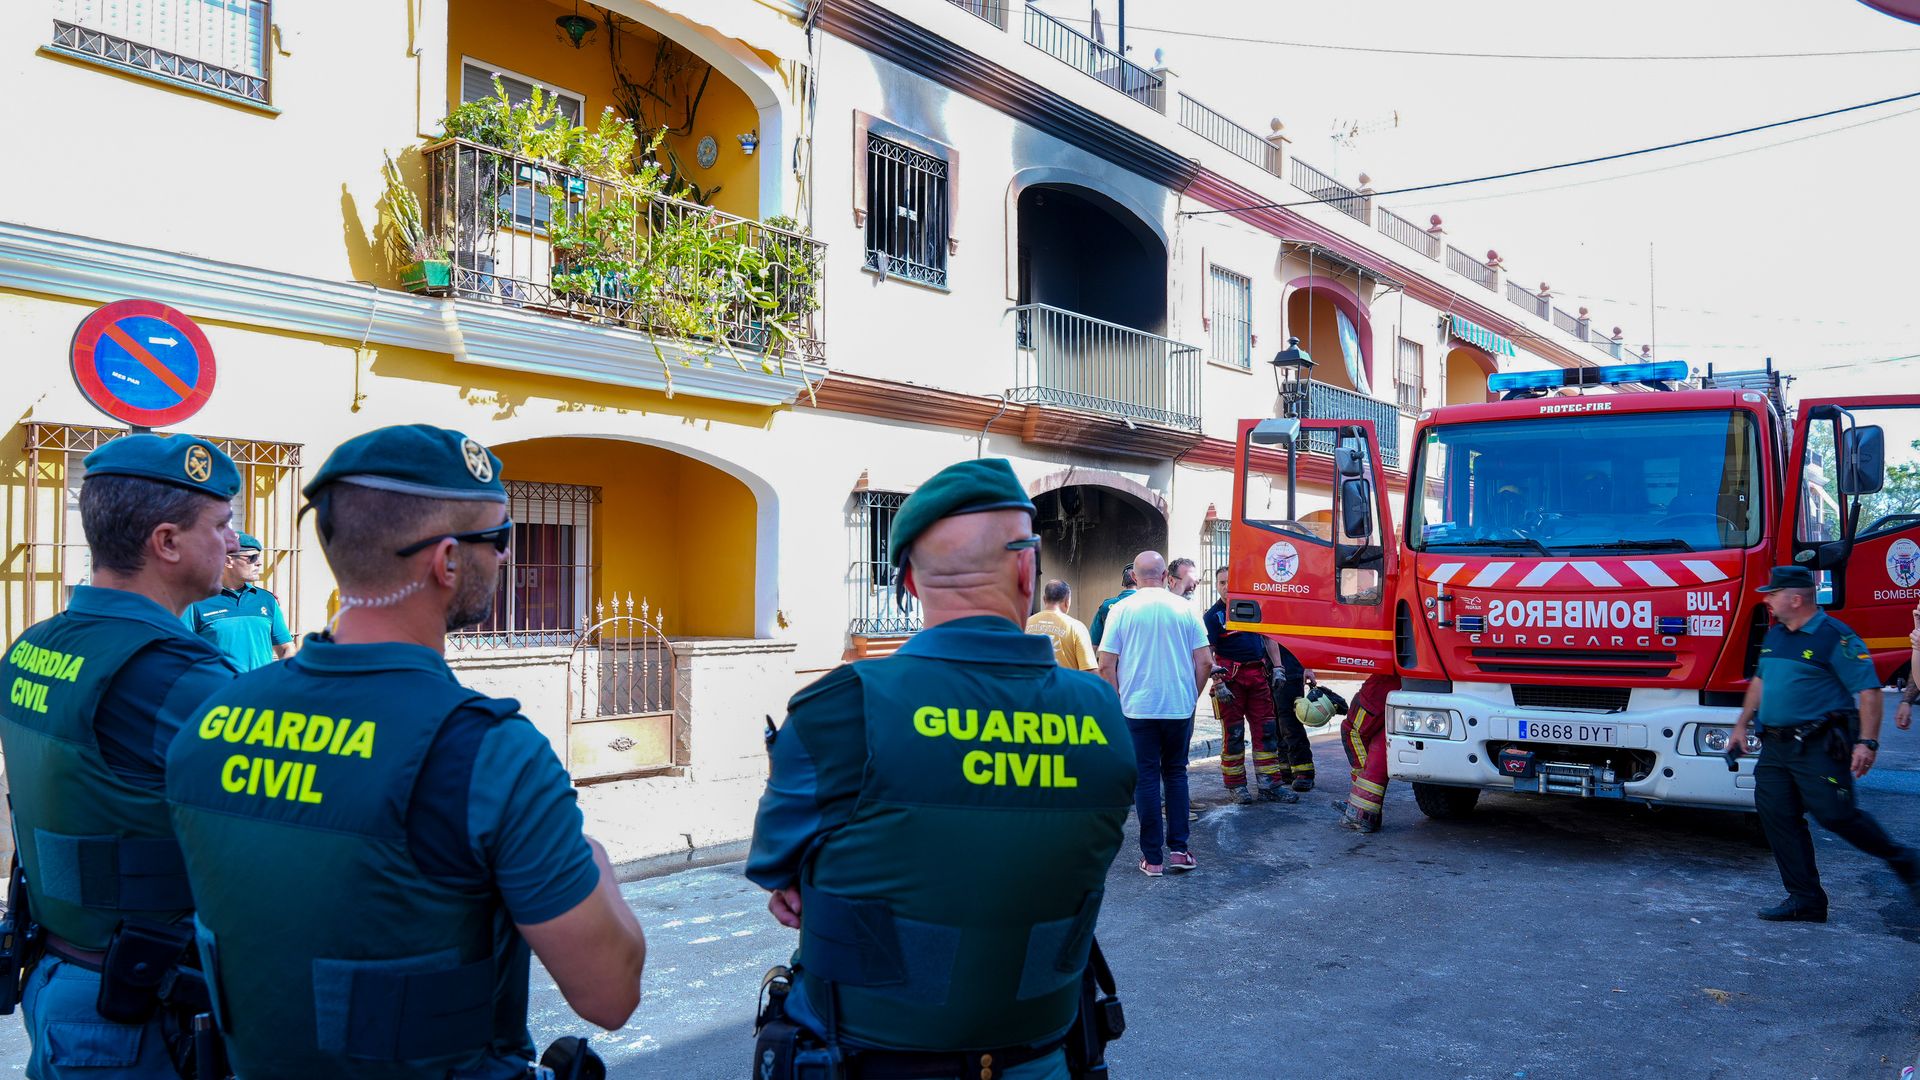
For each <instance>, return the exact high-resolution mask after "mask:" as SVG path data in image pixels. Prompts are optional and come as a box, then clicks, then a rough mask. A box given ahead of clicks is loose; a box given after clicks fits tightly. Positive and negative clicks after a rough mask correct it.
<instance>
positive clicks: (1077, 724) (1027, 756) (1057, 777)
mask: <svg viewBox="0 0 1920 1080" xmlns="http://www.w3.org/2000/svg"><path fill="white" fill-rule="evenodd" d="M913 730H914V731H916V732H918V733H919V734H921V735H923V736H925V737H927V738H929V739H954V740H957V741H959V742H979V743H1003V744H1006V745H1010V746H1105V745H1107V735H1106V732H1104V731H1102V730H1100V723H1099V721H1097V720H1095V719H1094V718H1093V717H1091V716H1073V715H1062V714H1059V713H1050V712H1023V711H1017V710H1016V711H1014V712H1011V713H1009V712H1006V711H1003V710H1001V709H987V710H981V709H961V708H954V707H951V706H949V707H942V706H939V705H922V706H920V707H919V708H918V709H916V710H914V713H913ZM960 772H961V774H962V775H964V776H965V777H966V778H967V783H969V784H979V785H983V786H984V785H992V786H994V787H1008V786H1013V787H1043V788H1070V787H1079V786H1080V781H1079V780H1078V779H1076V778H1075V777H1073V776H1071V775H1069V774H1068V773H1067V755H1065V754H1050V753H1045V752H1040V753H1028V752H1025V751H1021V750H986V749H981V750H969V751H967V753H966V756H964V757H962V758H961V759H960Z"/></svg>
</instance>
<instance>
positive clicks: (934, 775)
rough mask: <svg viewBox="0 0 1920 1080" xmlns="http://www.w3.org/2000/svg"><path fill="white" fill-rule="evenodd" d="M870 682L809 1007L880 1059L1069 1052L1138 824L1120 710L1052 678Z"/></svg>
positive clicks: (811, 874) (921, 662) (823, 871)
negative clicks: (862, 744) (1063, 1044)
mask: <svg viewBox="0 0 1920 1080" xmlns="http://www.w3.org/2000/svg"><path fill="white" fill-rule="evenodd" d="M854 671H855V672H856V673H857V674H858V676H859V678H860V683H861V687H862V689H863V691H864V692H865V698H866V740H867V760H866V771H865V775H864V777H863V779H862V781H861V788H860V795H859V799H858V802H857V804H856V807H855V809H854V811H853V814H852V817H851V818H850V819H849V820H848V822H847V823H846V824H845V825H844V826H842V827H841V828H839V829H837V830H835V831H833V832H832V833H830V834H829V835H828V836H827V837H825V838H824V840H823V841H821V843H820V845H819V847H818V848H817V849H816V851H815V852H814V853H813V856H812V858H811V859H810V860H809V862H808V864H807V870H806V871H805V873H803V875H802V882H801V891H802V897H801V900H802V903H801V910H802V912H803V913H804V917H803V918H802V920H801V929H800V967H801V974H800V980H799V983H800V990H801V991H802V992H803V993H805V994H806V995H807V1000H808V1004H809V1005H810V1006H811V1008H812V1010H813V1011H814V1013H816V1014H817V1015H821V1016H833V1017H834V1018H835V1019H836V1020H837V1027H838V1030H839V1033H840V1035H841V1036H842V1037H844V1038H847V1039H849V1040H852V1041H854V1042H857V1043H859V1044H864V1045H868V1046H879V1047H891V1048H898V1049H907V1050H968V1049H982V1048H991V1047H999V1046H1013V1045H1024V1044H1028V1043H1037V1042H1040V1041H1043V1040H1047V1039H1051V1038H1055V1037H1058V1036H1059V1035H1060V1034H1062V1033H1063V1032H1065V1030H1066V1029H1067V1027H1068V1026H1069V1025H1070V1024H1071V1023H1072V1022H1073V1017H1074V1013H1075V1009H1076V1007H1077V1003H1078V998H1079V988H1080V974H1081V970H1082V969H1083V968H1084V967H1085V966H1086V962H1087V952H1088V949H1089V947H1090V945H1091V943H1092V940H1093V930H1094V922H1095V920H1096V919H1097V918H1098V916H1099V914H1100V900H1101V896H1102V886H1103V884H1104V883H1105V881H1106V876H1107V867H1108V865H1109V864H1110V863H1112V861H1113V857H1114V853H1115V852H1117V851H1118V850H1119V847H1120V839H1121V826H1122V824H1123V823H1124V822H1125V820H1126V816H1127V809H1128V808H1129V807H1130V806H1132V805H1133V786H1134V785H1133V780H1134V754H1133V744H1132V741H1131V739H1130V737H1129V736H1128V733H1127V727H1126V721H1125V719H1123V718H1122V716H1121V715H1120V711H1119V708H1118V702H1116V701H1115V700H1114V698H1113V694H1112V692H1111V691H1108V690H1106V688H1105V686H1104V685H1103V684H1102V683H1100V682H1099V681H1098V680H1097V679H1095V678H1094V677H1093V676H1091V675H1088V674H1085V673H1082V672H1066V671H1062V670H1061V669H1059V668H1057V667H1053V666H1051V665H1049V666H1046V667H1015V666H1011V665H997V664H996V665H986V664H966V663H953V662H946V661H940V660H935V659H930V658H926V657H920V656H914V655H898V656H892V657H889V658H887V659H885V660H876V661H868V662H864V663H860V664H856V665H854ZM1029 673H1031V674H1029ZM829 994H832V995H833V997H832V998H831V1001H829V999H828V995H829Z"/></svg>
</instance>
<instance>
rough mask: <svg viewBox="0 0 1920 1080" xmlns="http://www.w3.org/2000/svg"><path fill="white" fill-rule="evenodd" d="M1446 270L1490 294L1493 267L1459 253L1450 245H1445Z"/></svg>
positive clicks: (1459, 251) (1493, 275)
mask: <svg viewBox="0 0 1920 1080" xmlns="http://www.w3.org/2000/svg"><path fill="white" fill-rule="evenodd" d="M1447 269H1449V270H1451V271H1453V272H1454V273H1456V274H1459V275H1460V276H1461V277H1464V278H1466V279H1467V280H1468V281H1471V282H1473V283H1474V284H1475V285H1478V286H1480V287H1481V288H1483V289H1486V290H1487V291H1489V292H1491V291H1492V290H1493V283H1494V279H1495V276H1496V275H1495V274H1494V272H1493V267H1491V266H1488V265H1487V264H1486V263H1483V262H1481V261H1480V260H1479V259H1476V258H1474V257H1473V256H1471V255H1469V254H1467V253H1466V252H1464V251H1461V250H1460V249H1459V248H1457V247H1454V246H1453V245H1452V244H1448V245H1447Z"/></svg>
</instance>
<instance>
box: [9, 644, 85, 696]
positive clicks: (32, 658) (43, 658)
mask: <svg viewBox="0 0 1920 1080" xmlns="http://www.w3.org/2000/svg"><path fill="white" fill-rule="evenodd" d="M86 662H87V658H86V657H84V656H76V655H74V654H72V653H63V652H59V651H57V650H54V649H43V648H41V647H40V646H38V645H32V644H29V643H27V642H24V641H22V642H20V643H18V644H16V645H15V646H14V647H13V651H12V652H10V653H8V654H7V666H9V667H12V668H14V669H16V670H18V671H20V672H23V674H18V675H15V676H14V678H13V685H12V686H10V687H8V688H7V700H8V701H10V702H12V703H13V704H15V705H18V706H20V707H21V708H23V709H32V710H33V711H34V712H37V713H44V712H46V711H47V691H48V690H50V689H52V686H51V685H50V684H49V683H47V682H43V681H42V680H49V679H57V680H59V681H60V682H74V681H76V680H78V679H79V678H80V665H82V664H84V663H86ZM28 675H37V676H39V678H36V679H29V678H27V676H28Z"/></svg>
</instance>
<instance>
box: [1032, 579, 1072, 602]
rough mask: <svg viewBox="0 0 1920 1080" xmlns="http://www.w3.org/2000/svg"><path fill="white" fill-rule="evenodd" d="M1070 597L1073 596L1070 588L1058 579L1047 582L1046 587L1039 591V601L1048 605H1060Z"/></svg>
mask: <svg viewBox="0 0 1920 1080" xmlns="http://www.w3.org/2000/svg"><path fill="white" fill-rule="evenodd" d="M1071 595H1073V588H1072V586H1070V585H1068V584H1067V583H1066V582H1064V581H1061V580H1060V579H1058V578H1055V579H1054V580H1052V581H1049V582H1047V587H1046V588H1044V589H1042V590H1040V599H1042V600H1044V601H1046V602H1047V603H1049V604H1058V603H1061V602H1063V601H1065V600H1066V598H1067V597H1069V596H1071Z"/></svg>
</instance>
